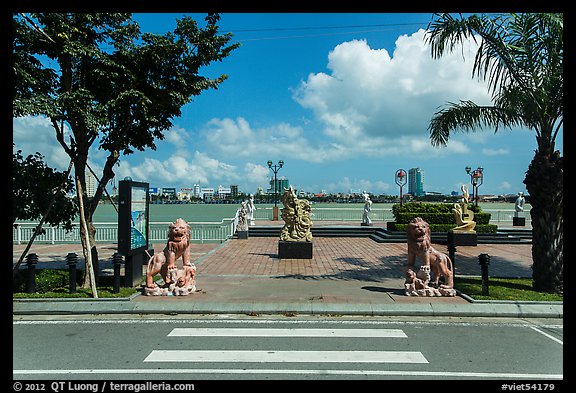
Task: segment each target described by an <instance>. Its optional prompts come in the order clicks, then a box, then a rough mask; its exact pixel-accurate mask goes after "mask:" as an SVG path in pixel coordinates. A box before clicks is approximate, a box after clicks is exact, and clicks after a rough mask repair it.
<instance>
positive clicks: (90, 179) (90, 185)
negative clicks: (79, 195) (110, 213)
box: [86, 171, 96, 198]
mask: <svg viewBox="0 0 576 393" xmlns="http://www.w3.org/2000/svg"><path fill="white" fill-rule="evenodd" d="M86 194H87V195H88V197H90V198H92V197H93V196H94V195H95V194H96V178H95V177H94V175H93V174H92V172H90V171H86Z"/></svg>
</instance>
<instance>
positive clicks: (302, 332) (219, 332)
mask: <svg viewBox="0 0 576 393" xmlns="http://www.w3.org/2000/svg"><path fill="white" fill-rule="evenodd" d="M168 336H169V337H188V336H191V337H370V338H382V337H383V338H406V337H407V336H406V334H405V333H404V332H403V331H402V330H401V329H297V328H292V329H266V328H256V329H239V328H238V329H237V328H174V329H173V330H172V331H171V332H170V333H169V334H168Z"/></svg>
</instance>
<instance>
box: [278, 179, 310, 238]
mask: <svg viewBox="0 0 576 393" xmlns="http://www.w3.org/2000/svg"><path fill="white" fill-rule="evenodd" d="M282 203H283V204H284V208H283V209H282V219H283V220H284V227H283V228H282V232H280V240H284V241H288V242H311V241H312V220H311V219H310V212H311V211H312V209H311V208H310V202H309V201H308V200H307V199H298V198H297V197H296V193H295V192H294V189H293V188H292V186H290V188H289V189H286V190H285V191H284V194H282Z"/></svg>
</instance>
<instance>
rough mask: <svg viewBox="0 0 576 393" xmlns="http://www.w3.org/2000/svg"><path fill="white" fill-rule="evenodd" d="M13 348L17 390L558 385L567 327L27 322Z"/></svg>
mask: <svg viewBox="0 0 576 393" xmlns="http://www.w3.org/2000/svg"><path fill="white" fill-rule="evenodd" d="M13 348H14V354H13V378H14V379H15V380H20V381H24V380H33V379H44V380H72V379H76V380H99V381H110V380H137V381H141V380H142V381H161V380H165V381H175V380H186V381H198V380H212V379H214V380H222V379H234V380H237V379H251V380H265V379H272V380H287V379H298V380H300V379H321V380H325V379H403V380H433V379H441V380H458V379H464V380H508V381H516V382H517V381H520V380H539V381H541V383H546V384H553V383H555V382H556V384H557V386H559V384H561V383H562V381H560V380H561V379H562V378H563V325H562V320H561V319H556V320H553V319H544V320H543V319H534V320H528V319H517V318H516V319H506V318H497V319H487V318H476V319H474V318H466V319H465V318H390V317H368V318H366V317H364V318H352V317H332V318H326V317H324V318H320V317H297V318H289V317H252V318H250V317H238V316H237V317H234V316H231V315H219V316H214V317H198V318H191V317H183V316H174V317H169V316H166V317H163V318H160V317H157V318H153V317H150V316H142V317H130V318H129V319H126V317H124V318H122V317H114V316H99V317H97V318H94V317H81V316H69V317H65V316H63V317H30V316H28V317H15V318H14V320H13ZM558 390H559V389H558Z"/></svg>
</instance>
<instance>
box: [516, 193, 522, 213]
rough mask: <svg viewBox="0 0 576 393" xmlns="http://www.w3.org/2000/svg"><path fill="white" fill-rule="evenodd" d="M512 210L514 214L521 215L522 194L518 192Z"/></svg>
mask: <svg viewBox="0 0 576 393" xmlns="http://www.w3.org/2000/svg"><path fill="white" fill-rule="evenodd" d="M514 210H516V213H523V212H524V193H522V192H519V193H518V198H517V199H516V204H515V205H514Z"/></svg>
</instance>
